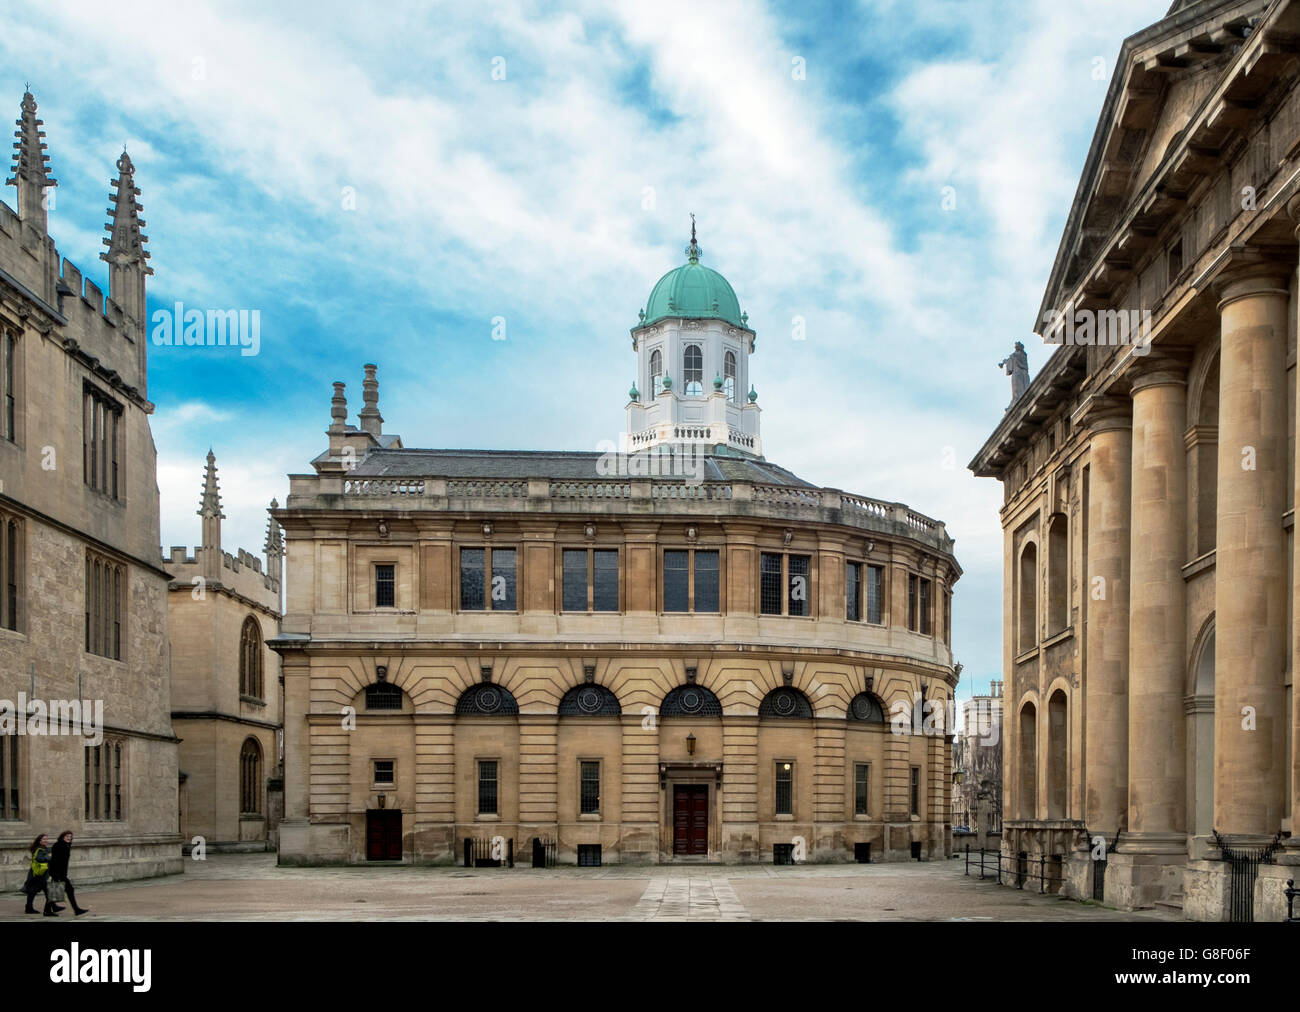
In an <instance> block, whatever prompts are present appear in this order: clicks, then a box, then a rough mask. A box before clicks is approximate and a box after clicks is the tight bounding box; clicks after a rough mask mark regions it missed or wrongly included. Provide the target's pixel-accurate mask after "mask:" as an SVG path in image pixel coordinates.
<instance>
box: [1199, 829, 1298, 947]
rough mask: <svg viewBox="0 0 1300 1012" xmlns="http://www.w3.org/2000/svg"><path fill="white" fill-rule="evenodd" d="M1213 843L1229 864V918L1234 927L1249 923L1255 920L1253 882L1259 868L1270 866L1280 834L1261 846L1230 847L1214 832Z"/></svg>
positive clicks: (1279, 841) (1280, 838) (1279, 843)
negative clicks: (1262, 865)
mask: <svg viewBox="0 0 1300 1012" xmlns="http://www.w3.org/2000/svg"><path fill="white" fill-rule="evenodd" d="M1213 832H1214V844H1215V846H1216V847H1218V848H1219V852H1220V853H1221V854H1222V855H1223V860H1224V861H1226V862H1227V865H1228V890H1229V908H1228V909H1229V915H1228V920H1229V921H1231V922H1232V923H1234V924H1249V923H1251V922H1252V921H1254V920H1255V881H1256V879H1258V878H1259V866H1260V865H1261V864H1272V863H1273V855H1274V853H1276V852H1277V848H1278V847H1280V846H1281V845H1282V834H1281V833H1280V832H1279V833H1278V834H1277V836H1275V837H1273V842H1272V843H1269V844H1266V845H1265V846H1263V847H1229V846H1228V845H1227V843H1225V842H1224V839H1223V837H1221V836H1220V835H1219V832H1218V830H1214V831H1213Z"/></svg>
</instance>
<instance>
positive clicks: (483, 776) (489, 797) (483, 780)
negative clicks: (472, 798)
mask: <svg viewBox="0 0 1300 1012" xmlns="http://www.w3.org/2000/svg"><path fill="white" fill-rule="evenodd" d="M478 814H479V815H496V814H497V763H496V760H495V759H483V760H480V761H479V764H478Z"/></svg>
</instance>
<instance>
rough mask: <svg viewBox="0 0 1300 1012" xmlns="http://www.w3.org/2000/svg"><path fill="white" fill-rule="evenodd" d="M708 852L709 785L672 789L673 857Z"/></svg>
mask: <svg viewBox="0 0 1300 1012" xmlns="http://www.w3.org/2000/svg"><path fill="white" fill-rule="evenodd" d="M708 852H709V785H708V784H676V785H674V786H673V853H674V854H681V855H687V856H689V855H692V854H701V855H706V854H708Z"/></svg>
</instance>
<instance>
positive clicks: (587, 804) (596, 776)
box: [579, 762, 600, 815]
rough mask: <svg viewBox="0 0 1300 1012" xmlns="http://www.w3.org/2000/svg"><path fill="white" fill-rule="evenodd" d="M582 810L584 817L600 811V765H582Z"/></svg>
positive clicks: (590, 763)
mask: <svg viewBox="0 0 1300 1012" xmlns="http://www.w3.org/2000/svg"><path fill="white" fill-rule="evenodd" d="M581 772H582V781H581V806H582V807H581V808H580V809H579V810H580V811H581V812H582V814H583V815H593V814H595V813H597V812H599V811H600V763H598V762H584V763H583V764H582V770H581Z"/></svg>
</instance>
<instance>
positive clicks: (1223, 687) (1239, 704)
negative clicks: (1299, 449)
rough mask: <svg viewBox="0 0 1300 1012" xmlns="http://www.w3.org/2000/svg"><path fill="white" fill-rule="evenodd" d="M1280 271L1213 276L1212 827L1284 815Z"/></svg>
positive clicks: (1245, 828)
mask: <svg viewBox="0 0 1300 1012" xmlns="http://www.w3.org/2000/svg"><path fill="white" fill-rule="evenodd" d="M1288 274H1289V272H1288V270H1287V268H1285V267H1284V266H1282V265H1279V264H1277V263H1273V262H1268V261H1260V262H1255V263H1247V264H1244V265H1242V266H1239V267H1235V268H1230V269H1229V270H1228V271H1227V272H1226V273H1225V274H1224V276H1223V277H1222V279H1221V280H1220V281H1219V282H1218V283H1217V285H1216V287H1217V289H1218V293H1219V297H1220V302H1219V314H1220V342H1221V343H1220V353H1219V482H1218V521H1217V547H1216V562H1215V600H1214V606H1215V623H1214V624H1215V650H1214V669H1215V693H1214V696H1215V698H1214V710H1215V722H1214V723H1215V726H1214V752H1215V770H1214V828H1215V829H1217V830H1218V831H1219V832H1220V833H1224V834H1233V835H1237V836H1247V837H1259V838H1261V839H1265V838H1271V837H1272V836H1273V834H1274V833H1275V832H1277V830H1278V828H1279V825H1280V823H1281V820H1282V789H1283V783H1284V780H1283V773H1284V763H1285V759H1284V757H1283V754H1282V753H1283V750H1284V744H1283V743H1284V740H1285V739H1284V725H1283V721H1284V720H1285V719H1286V716H1285V715H1284V714H1283V712H1282V711H1283V709H1284V706H1283V699H1284V695H1283V684H1282V679H1283V672H1284V670H1285V668H1286V657H1285V648H1286V643H1285V635H1286V628H1287V616H1286V601H1287V595H1286V585H1285V581H1286V559H1285V557H1284V555H1283V545H1284V541H1285V539H1284V537H1283V530H1282V513H1283V511H1284V510H1285V509H1286V481H1287V453H1288V443H1287V395H1286V343H1287V313H1288V311H1289V299H1288V282H1289V277H1288Z"/></svg>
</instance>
